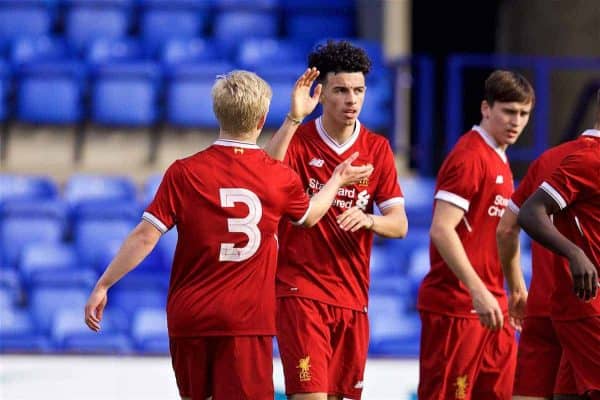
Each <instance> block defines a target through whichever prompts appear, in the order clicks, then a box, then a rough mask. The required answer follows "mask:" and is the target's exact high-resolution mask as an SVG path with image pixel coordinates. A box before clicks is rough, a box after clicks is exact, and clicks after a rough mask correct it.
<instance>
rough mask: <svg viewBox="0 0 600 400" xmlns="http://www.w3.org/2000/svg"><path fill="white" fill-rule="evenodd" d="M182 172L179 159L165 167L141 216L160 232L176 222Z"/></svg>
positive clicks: (180, 194) (180, 196) (165, 230)
mask: <svg viewBox="0 0 600 400" xmlns="http://www.w3.org/2000/svg"><path fill="white" fill-rule="evenodd" d="M182 173H183V167H182V166H181V162H180V161H176V162H174V163H173V164H171V166H170V167H169V168H168V169H167V171H166V172H165V175H164V176H163V178H162V181H161V182H160V186H159V187H158V190H157V192H156V195H155V196H154V200H152V202H151V203H150V205H149V206H148V208H146V211H145V212H144V215H143V218H144V219H145V220H146V221H148V222H150V223H151V224H152V225H154V226H155V227H156V228H157V229H158V230H159V231H161V232H162V233H165V232H167V231H168V230H169V229H171V228H172V227H173V226H174V225H176V224H177V215H178V210H179V204H180V201H179V200H180V199H181V198H182V185H181V181H182Z"/></svg>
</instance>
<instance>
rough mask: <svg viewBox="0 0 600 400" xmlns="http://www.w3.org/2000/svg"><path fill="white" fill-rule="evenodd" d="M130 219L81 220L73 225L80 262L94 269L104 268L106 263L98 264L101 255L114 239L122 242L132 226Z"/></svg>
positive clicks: (133, 224)
mask: <svg viewBox="0 0 600 400" xmlns="http://www.w3.org/2000/svg"><path fill="white" fill-rule="evenodd" d="M134 226H135V223H133V222H132V221H130V220H107V221H96V220H91V221H87V220H83V221H80V222H78V223H77V224H76V226H75V232H74V237H75V247H76V250H77V254H78V256H79V259H80V262H81V263H82V264H83V265H86V266H91V267H93V268H95V269H104V268H106V267H107V265H99V263H100V261H101V255H102V254H103V253H104V252H105V251H106V248H107V247H108V246H109V245H110V244H111V243H112V242H114V241H117V242H122V241H123V240H124V239H125V238H126V237H127V235H128V234H129V233H130V232H131V230H132V229H133V228H134Z"/></svg>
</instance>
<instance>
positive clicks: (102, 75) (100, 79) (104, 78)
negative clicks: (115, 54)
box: [92, 62, 162, 127]
mask: <svg viewBox="0 0 600 400" xmlns="http://www.w3.org/2000/svg"><path fill="white" fill-rule="evenodd" d="M161 72H162V71H161V69H160V67H159V65H158V64H155V63H152V62H137V63H133V62H131V63H115V64H110V65H109V64H106V65H103V66H102V67H100V68H98V69H97V70H96V74H95V78H94V80H93V84H92V120H93V121H94V122H96V123H98V124H101V125H109V126H130V127H139V126H150V125H152V124H154V123H155V122H156V121H157V120H158V117H159V109H158V100H159V99H158V95H159V85H160V80H161Z"/></svg>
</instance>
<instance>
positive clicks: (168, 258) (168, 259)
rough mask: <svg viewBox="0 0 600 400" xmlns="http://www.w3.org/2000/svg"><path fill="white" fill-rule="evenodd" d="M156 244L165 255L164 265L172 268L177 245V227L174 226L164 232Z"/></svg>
mask: <svg viewBox="0 0 600 400" xmlns="http://www.w3.org/2000/svg"><path fill="white" fill-rule="evenodd" d="M156 246H157V247H158V248H159V249H160V254H161V256H162V257H163V265H166V266H168V267H169V268H171V266H172V265H173V257H174V255H175V248H176V247H177V228H176V227H174V228H172V229H171V230H170V231H168V232H167V233H165V234H163V235H162V236H161V238H160V240H159V241H158V244H157V245H156Z"/></svg>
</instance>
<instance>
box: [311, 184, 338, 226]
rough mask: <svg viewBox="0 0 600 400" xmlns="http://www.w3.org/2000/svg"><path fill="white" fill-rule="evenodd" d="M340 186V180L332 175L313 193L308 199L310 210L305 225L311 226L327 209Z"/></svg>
mask: <svg viewBox="0 0 600 400" xmlns="http://www.w3.org/2000/svg"><path fill="white" fill-rule="evenodd" d="M340 186H341V180H340V179H339V177H337V176H335V175H334V176H332V177H331V178H330V179H329V180H328V181H327V183H326V184H325V186H323V188H321V190H319V191H318V192H317V193H315V194H314V195H313V196H312V197H311V199H310V212H309V214H308V217H307V218H306V222H305V225H307V226H313V225H314V224H316V223H317V222H318V221H319V220H320V219H321V218H322V217H323V216H324V215H325V214H326V213H327V210H329V207H331V204H332V203H333V201H334V200H335V196H336V195H337V192H338V190H339V189H340Z"/></svg>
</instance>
